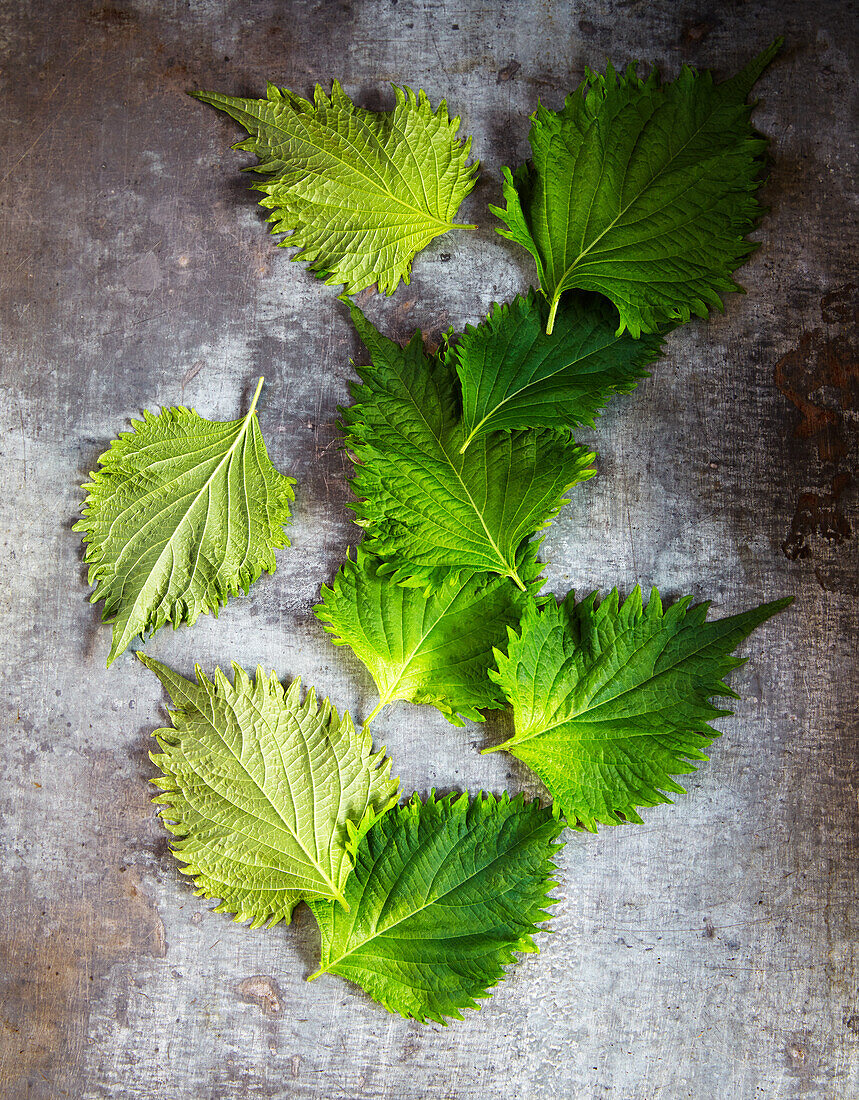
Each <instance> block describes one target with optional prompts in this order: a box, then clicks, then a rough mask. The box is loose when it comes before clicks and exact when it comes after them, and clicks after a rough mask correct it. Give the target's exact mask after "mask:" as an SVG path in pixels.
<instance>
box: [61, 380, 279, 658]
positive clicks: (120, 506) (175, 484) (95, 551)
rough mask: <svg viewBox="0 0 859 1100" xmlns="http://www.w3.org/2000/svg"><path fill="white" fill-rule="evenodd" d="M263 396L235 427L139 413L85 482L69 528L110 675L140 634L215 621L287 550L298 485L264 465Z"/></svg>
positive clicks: (173, 413)
mask: <svg viewBox="0 0 859 1100" xmlns="http://www.w3.org/2000/svg"><path fill="white" fill-rule="evenodd" d="M261 385H262V379H260V387H261ZM259 392H260V389H259V387H258V388H257V392H256V395H255V396H254V400H253V402H252V404H251V408H250V411H249V412H248V414H247V416H245V417H243V418H242V419H241V420H231V421H226V422H221V421H212V420H205V419H204V418H203V417H202V416H199V415H198V414H197V413H196V412H194V410H193V409H185V408H172V409H164V410H162V412H161V413H160V414H159V415H158V416H155V415H154V414H152V413H150V412H144V414H143V420H142V421H132V424H133V429H134V430H133V431H130V432H121V433H120V435H119V437H118V438H117V439H115V440H114V441H113V442H112V443H111V445H110V448H109V449H108V450H107V451H106V452H105V453H104V454H103V455H102V456H101V458H99V465H100V466H101V469H100V470H97V471H96V472H94V473H92V474H90V477H91V478H92V480H91V481H90V482H89V483H88V484H87V485H85V486H84V488H85V489H87V490H88V494H87V497H86V500H85V502H84V508H83V509H82V511H83V515H84V518H83V519H82V520H79V521H78V523H76V524H75V527H74V530H76V531H82V532H83V538H84V542H86V543H87V550H86V557H85V560H86V562H87V563H88V564H89V582H90V584H95V585H96V588H95V591H94V592H93V593H92V595H91V597H90V599H91V601H93V602H95V601H97V600H104V612H103V615H102V618H103V620H104V622H108V623H111V622H112V623H113V642H112V645H111V649H110V655H109V657H108V660H107V663H108V666H110V664H111V663H112V662H113V660H114V659H115V658H116V657H117V656H118V655H119V654H120V653H122V652H123V650H125V649H126V647H127V646H128V644H129V642H131V641H132V639H133V638H135V637H136V636H137V635H144V634H148V633H150V632H151V631H153V630H157V629H158V628H159V627H161V626H163V625H164V624H165V623H166V622H172V624H173V626H174V627H177V626H179V625H180V623H183V622H185V623H189V624H190V623H193V622H194V621H195V620H196V619H197V616H198V615H199V614H200V613H201V612H208V611H212V612H214V613H215V614H216V615H217V613H218V610H219V608H220V607H221V606H222V605H223V604H224V603H226V601H227V598H228V597H229V596H233V595H236V594H237V593H238V592H245V593H247V591H248V589H249V588H250V586H251V584H253V582H254V581H255V580H257V578H258V577H259V576H260V574H261V573H262V571H263V570H266V571H267V572H269V573H273V572H274V570H275V558H274V551H275V550H277V549H279V548H280V547H283V546H288V545H289V539H288V538H287V537H286V535H285V533H284V530H283V527H284V525H285V524H286V523H288V522H289V518H290V511H289V506H290V504H291V503H292V501H293V499H294V495H293V491H292V486H293V485H294V484H295V481H294V479H293V478H290V477H286V476H285V475H283V474H280V473H278V471H277V470H275V468H274V466H272V464H271V461H270V460H269V457H268V454H267V452H266V449H265V442H264V441H263V437H262V432H261V431H260V427H259V422H258V421H257V418H256V412H255V409H256V402H257V398H258V396H259Z"/></svg>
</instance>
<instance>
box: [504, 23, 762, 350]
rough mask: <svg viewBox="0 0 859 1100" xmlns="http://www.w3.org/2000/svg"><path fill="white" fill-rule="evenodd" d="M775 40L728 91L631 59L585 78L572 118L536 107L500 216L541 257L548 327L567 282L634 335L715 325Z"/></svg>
mask: <svg viewBox="0 0 859 1100" xmlns="http://www.w3.org/2000/svg"><path fill="white" fill-rule="evenodd" d="M780 46H781V42H780V41H779V42H776V43H774V44H773V45H772V46H771V47H770V48H769V49H767V50H765V51H764V52H763V53H762V54H761V55H760V56H759V57H757V58H755V60H754V61H752V62H751V63H750V64H749V65H748V66H747V67H746V68H745V69H744V70H743V71H742V72H741V73H739V74H738V75H737V76H735V77H733V78H732V79H731V80H726V81H724V82H723V83H721V84H716V83H715V82H714V80H713V76H712V74H711V73H709V72H702V73H697V72H695V71H694V70H693V69H689V68H686V67H684V68H683V70H682V72H681V73H680V76H679V77H678V78H677V79H676V80H674V81H673V82H671V83H668V84H662V83H661V82H660V80H659V77H658V76H657V74H656V73H655V72H653V73H651V75H650V76H649V77H648V78H647V80H641V79H640V78H639V77H638V76H637V74H636V71H635V65H630V66H629V67H628V68H627V70H626V71H625V72H624V73H623V74H621V75H618V74H617V73H616V72H615V71H614V69H613V68H612V67H611V66H609V67H608V69H607V70H606V74H605V76H600V75H599V74H597V73H593V72H590V71H588V73H587V77H586V79H585V81H584V82H583V83H582V84H581V85H580V86H579V87H578V88H577V89H576V91H575V92H573V93H572V94H571V95H569V96H568V97H567V100H566V103H565V105H564V108H563V110H561V111H557V112H556V111H550V110H548V109H547V108H546V107H543V106H540V107H538V109H537V112H536V114H535V115H534V116H533V124H532V126H531V133H530V135H529V141H530V143H531V150H532V160H531V162H530V163H529V164H527V165H524V166H523V167H522V168H520V169H518V170H517V172H516V173H515V174H513V175H511V173H510V171H509V169H506V168H505V169H504V190H503V194H504V199H505V202H506V207H505V208H504V209H502V208H500V207H491V209H492V211H493V213H495V214H497V215H498V217H499V218H501V220H502V221H503V222H504V223H505V224H506V226H507V228H506V229H499V231H498V232H499V233H501V234H502V236H505V237H508V238H509V239H510V240H513V241H517V242H518V243H519V244H521V245H523V246H524V247H525V248H527V249H528V251H529V252H530V253H531V255H532V256H533V257H534V259H535V261H536V263H537V271H538V274H539V277H540V287H541V289H542V290H543V293H544V294H545V295H546V298H547V299H548V300H549V302H550V306H551V312H550V315H549V323H548V330H549V331H550V332H551V329H552V321H553V318H554V310H555V309H556V308H557V303H558V300H559V298H560V296H561V294H563V292H564V291H565V290H569V289H571V288H572V287H578V288H580V289H582V290H594V291H598V292H599V293H601V294H605V295H606V296H607V297H608V298H610V299H611V301H612V302H613V303H614V305H615V306H616V307H617V310H618V313H619V314H620V325H619V330H618V331H623V330H624V329H629V331H630V332H631V333H632V334H633V336H638V335H639V334H640V333H641V332H654V331H656V328H657V326H658V325H659V324H660V323H662V322H665V321H688V320H689V317H690V315H691V314H696V315H697V316H700V317H706V316H707V313H708V310H709V309H711V308H717V309H721V308H722V302H721V297H720V295H722V294H724V293H726V292H727V291H731V290H736V289H739V288H738V287H737V284H736V283H735V282H734V280H733V279H732V278H731V275H732V272H734V271H735V270H736V268H737V267H739V266H740V264H742V263H744V261H745V259H746V257H747V256H748V255H749V253H750V252H751V251H752V250H753V249H754V247H755V246H754V245H753V244H751V243H750V242H748V241H747V240H745V235H746V234H747V233H748V232H750V231H751V230H752V229H753V228H754V226H755V225H756V223H757V221H758V219H759V217H760V215H761V212H762V208H761V206H760V205H759V203H758V201H757V198H756V196H755V192H756V190H757V188H758V187H759V186H760V179H759V176H760V172H761V167H762V163H763V153H764V150H765V147H766V142H765V141H764V140H763V139H762V138H760V137H759V136H758V135H757V134H756V133H755V131H754V129H753V128H752V126H751V123H750V121H749V117H750V114H751V107H749V106H747V104H746V99H747V97H748V95H749V92H750V91H751V89H752V85H753V84H754V83H755V81H756V80H757V79H758V77H759V76H760V74H761V73H762V72H763V70H764V69H765V68H766V66H767V65H768V64H769V63H770V61H771V60H772V59H773V57H774V56H775V54H776V53H777V52H778V50H779V49H780Z"/></svg>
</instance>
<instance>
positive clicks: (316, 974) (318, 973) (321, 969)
mask: <svg viewBox="0 0 859 1100" xmlns="http://www.w3.org/2000/svg"><path fill="white" fill-rule="evenodd" d="M327 973H328V972H327V970H326V969H325V967H324V966H320V967H319V969H318V970H317V971H315V972H314V973H313V974H311V975H310V977H309V978H308V979H307V980H308V981H309V982H315V981H316V979H317V978H318V977H320V976H321V975H322V974H327Z"/></svg>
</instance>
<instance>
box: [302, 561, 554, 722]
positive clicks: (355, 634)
mask: <svg viewBox="0 0 859 1100" xmlns="http://www.w3.org/2000/svg"><path fill="white" fill-rule="evenodd" d="M538 545H539V544H537V543H528V544H526V546H525V547H524V548H523V552H522V553H521V554H520V559H519V561H518V562H517V572H518V574H519V576H520V577H522V579H523V582H524V583H525V585H526V587H527V589H528V591H529V592H531V593H536V592H537V591H539V589H540V588H541V587H542V585H543V583H544V581H543V578H542V577H541V576H540V573H541V570H542V568H543V567H542V565H540V563H539V562H537V561H536V551H537V549H538ZM526 599H527V597H526V595H525V593H524V592H521V591H520V590H519V589H518V588H517V587H516V585H515V584H513V582H512V581H511V580H510V579H509V578H508V577H499V576H497V575H493V574H491V573H473V572H470V571H468V570H453V571H451V572H450V573H449V575H448V576H447V578H446V579H445V580H444V581H443V582H442V583H441V584H440V585H438V587H436V588H435V589H434V590H433V591H432V592H430V593H426V592H425V591H424V590H423V589H420V588H413V587H405V586H403V585H400V584H397V583H396V581H395V580H394V579H393V578H392V577H391V575H390V574H389V573H385V572H384V566H383V563H382V561H381V559H379V558H377V557H375V556H374V555H373V554H368V553H367V552H366V551H365V550H364V549H363V547H361V546H359V547H358V549H357V551H356V554H355V560H354V561H353V560H352V559H351V557H350V558H347V560H346V561H345V562H344V564H343V566H342V567H341V569H340V571H339V572H338V574H337V576H336V577H335V579H334V583H333V585H332V586H331V587H330V588H328V587H325V586H323V588H322V603H321V604H319V606H318V607H316V608H315V611H316V617H317V618H318V619H319V620H320V622H322V623H323V624H324V625H325V629H326V630H327V631H328V632H329V634H331V635H333V636H334V643H335V645H348V646H351V648H352V650H353V651H354V652H355V654H356V656H357V657H358V658H359V659H360V660H361V661H363V662H364V664H365V665H366V666H367V668H368V669H369V671H370V673H371V675H372V677H373V679H374V680H375V681H376V687H377V688H378V689H379V704H378V706H377V707H376V709H375V710H374V711H373V713H372V714H371V715H370V716H369V718H368V719H367V721H368V722H369V721H370V720H371V719H372V718H373V717H375V715H376V714H377V713H378V712H379V711H380V710H381V708H382V707H383V706H385V705H386V704H388V703H392V702H394V701H395V700H397V699H406V700H409V701H410V702H412V703H429V704H430V705H431V706H434V707H437V708H438V709H439V710H440V711H441V712H442V714H443V715H444V716H445V717H446V718H447V719H448V721H450V722H452V723H453V724H454V725H457V726H461V725H462V724H463V719H466V718H469V719H471V720H472V721H476V722H481V721H483V715H482V714H481V713H480V711H481V710H487V709H496V708H498V707H503V706H506V705H507V701H506V699H505V697H504V694H503V692H502V691H501V689H500V688H499V687H498V685H497V684H495V683H493V681H492V680H490V679H489V677H488V676H487V670H488V669H489V667H490V666H491V665H494V657H493V648H494V647H503V646H504V645H505V644H506V642H507V628H508V627H509V626H513V625H514V624H518V623H519V620H520V619H521V617H522V614H523V612H524V610H525V603H526Z"/></svg>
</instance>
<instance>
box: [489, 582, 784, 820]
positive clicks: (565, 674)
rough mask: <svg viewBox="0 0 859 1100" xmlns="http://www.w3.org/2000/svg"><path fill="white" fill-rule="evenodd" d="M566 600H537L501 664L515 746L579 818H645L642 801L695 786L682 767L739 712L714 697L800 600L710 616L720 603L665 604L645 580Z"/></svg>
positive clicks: (499, 678) (727, 692)
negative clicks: (775, 619)
mask: <svg viewBox="0 0 859 1100" xmlns="http://www.w3.org/2000/svg"><path fill="white" fill-rule="evenodd" d="M596 599H597V596H596V593H595V592H594V593H591V595H590V596H588V597H587V599H585V600H582V601H581V602H580V603H578V604H576V603H575V599H574V596H573V594H572V593H570V594H569V595H568V597H567V599H566V600H565V601H564V603H563V604H562V605H561V606H560V607H558V606H557V604H555V603H554V601H551V602H549V603H548V605H546V606H545V607H543V608H542V609H541V608H538V607H537V606H536V604H535V603H533V602H532V603H531V604H530V606H529V608H528V610H527V612H526V614H525V616H524V618H523V620H522V626H521V632H520V633H519V634H516V633H515V631H511V632H510V639H509V642H508V646H507V654H506V655H505V654H503V653H500V652H499V653H497V655H496V656H497V664H498V671H497V672H493V671H490V673H489V675H490V676H492V677H493V679H495V680H496V682H497V683H498V684H499V685H500V686H501V687H502V688H503V690H504V693H505V695H506V696H507V698H508V700H509V701H510V705H511V706H512V707H513V716H514V721H515V733H514V735H513V737H511V738H510V739H509V740H508V741H505V742H504V744H503V745H496V746H493V747H492V748H489V749H485V750H484V752H495V751H497V750H498V749H506V750H507V751H508V752H510V753H512V754H513V755H514V756H517V757H518V758H519V759H520V760H522V761H523V762H524V763H525V764H527V765H528V767H529V768H531V769H533V771H535V772H536V773H537V774H538V775H539V776H540V778H541V779H542V780H543V782H544V783H545V785H546V787H547V789H548V790H549V792H550V793H551V794H552V796H553V798H555V799H557V801H558V803H559V804H560V807H561V809H562V810H563V813H564V814H565V815H566V817H567V820H568V821H569V822H570V823H571V824H575V823H576V821H577V820H578V822H580V823H581V825H583V826H584V827H585V828H586V829H591V830H592V831H594V832H595V831H596V828H597V823H598V822H602V823H603V824H606V825H616V824H618V822H620V821H621V820H624V819H625V820H627V821H636V822H640V821H641V818H640V817H639V816H638V813H637V812H636V807H638V806H655V805H658V804H659V803H660V802H670V801H671V799H670V798H668V797H667V795H666V794H665V793H664V792H665V791H672V792H675V793H679V792H682V791H683V788H682V787H681V786H679V785H678V784H677V783H675V782H674V780H673V779H672V778H671V776H673V775H680V774H683V773H684V772H692V771H694V770H695V767H694V765H693V764H692V763H691V761H693V760H706V759H707V757H706V756H705V755H704V753H703V751H702V750H703V749H705V748H706V747H707V746H708V745H709V744H710V742H711V741H712V740H713V738H714V737H718V736H719V731H718V730H716V729H714V728H713V727H712V726H711V725H710V723H711V722H712V720H713V719H714V718H718V717H720V716H722V715H726V714H730V713H731V712H730V711H727V710H720V709H718V708H717V707H715V706H714V705H713V704H712V702H711V701H710V699H711V697H713V696H733V697H734V698H736V695H735V694H734V692H732V691H731V689H730V688H729V687H727V686H726V685H725V683H724V677H725V676H726V675H727V674H728V673H729V672H730V671H731V669H733V668H736V667H737V666H738V665H741V664H743V661H742V660H740V659H738V658H736V657H734V656H732V654H733V651H734V650H735V649H736V648H737V646H738V645H739V644H740V643H741V642H742V641H743V640H744V639H745V638H747V637H748V636H749V634H751V632H752V630H754V628H755V627H756V626H758V625H760V624H761V623H763V622H765V621H766V620H767V619H768V618H770V616H771V615H775V614H776V612H778V611H781V610H783V609H784V608H785V607H787V605H788V604H789V603H790V602H791V601H790V599H787V600H776V601H775V602H774V603H766V604H762V605H761V606H760V607H756V608H754V609H753V610H751V611H745V612H742V613H741V614H739V615H731V616H729V617H728V618H725V619H717V620H715V621H712V622H707V621H706V617H707V608H708V606H709V605H708V604H706V603H703V604H698V605H697V606H696V607H690V602H691V599H692V597H691V596H687V597H685V598H684V599H682V600H678V601H677V603H675V604H673V605H672V606H671V607H669V608H668V609H667V610H665V611H663V608H662V601H661V600H660V598H659V593H658V592H657V591H656V589H655V588H654V589H653V591H652V593H651V596H650V601H649V602H648V604H647V607H646V608H644V607H643V606H642V599H641V592H640V590H639V589H638V588H636V589H635V590H634V591H633V593H632V594H631V595H630V596H629V598H628V599H627V600H626V602H625V603H623V604H622V605H621V604H620V602H619V599H618V594H617V591H616V590H615V591H613V592H612V593H611V595H610V596H609V597H608V598H607V599H605V600H603V602H602V603H601V604H599V605H597V602H596Z"/></svg>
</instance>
